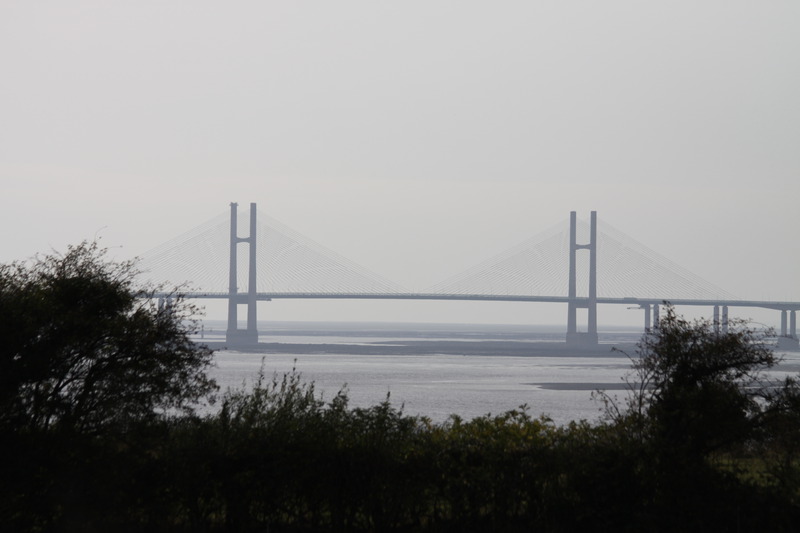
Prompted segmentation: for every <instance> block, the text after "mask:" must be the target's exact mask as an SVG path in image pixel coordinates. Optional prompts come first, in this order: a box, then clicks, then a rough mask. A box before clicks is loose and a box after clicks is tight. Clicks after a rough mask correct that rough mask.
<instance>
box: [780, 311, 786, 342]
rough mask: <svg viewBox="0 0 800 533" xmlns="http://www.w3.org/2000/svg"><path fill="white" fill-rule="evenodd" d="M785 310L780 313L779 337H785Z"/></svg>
mask: <svg viewBox="0 0 800 533" xmlns="http://www.w3.org/2000/svg"><path fill="white" fill-rule="evenodd" d="M786 335H787V331H786V309H784V310H783V311H781V337H786Z"/></svg>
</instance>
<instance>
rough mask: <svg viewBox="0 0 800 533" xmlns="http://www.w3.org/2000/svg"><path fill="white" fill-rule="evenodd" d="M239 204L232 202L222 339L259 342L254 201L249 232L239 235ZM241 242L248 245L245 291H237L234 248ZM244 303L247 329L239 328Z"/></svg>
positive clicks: (230, 342)
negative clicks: (224, 331)
mask: <svg viewBox="0 0 800 533" xmlns="http://www.w3.org/2000/svg"><path fill="white" fill-rule="evenodd" d="M238 205H239V204H237V203H235V202H232V203H231V237H230V270H229V284H228V330H227V331H226V334H225V340H226V342H227V343H228V344H229V345H248V344H258V328H257V316H258V315H257V309H258V308H257V305H256V303H257V300H256V204H254V203H251V204H250V235H249V236H248V237H239V236H238V231H237V227H236V226H237V221H238V214H237V211H236V208H237V206H238ZM240 242H245V243H247V244H248V246H249V252H250V254H249V262H248V282H247V293H246V294H240V293H239V287H238V282H237V277H238V276H237V264H236V263H237V260H236V259H237V258H236V250H237V248H236V247H237V245H238V244H239V243H240ZM240 304H246V305H247V329H239V316H238V312H239V305H240Z"/></svg>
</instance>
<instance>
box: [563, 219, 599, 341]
mask: <svg viewBox="0 0 800 533" xmlns="http://www.w3.org/2000/svg"><path fill="white" fill-rule="evenodd" d="M583 249H585V250H589V294H588V295H587V296H586V297H583V298H578V276H577V260H576V259H577V253H576V252H577V251H578V250H583ZM579 308H582V309H587V310H588V324H587V331H578V309H579ZM567 344H568V345H572V346H593V345H596V344H597V211H592V219H591V227H590V230H589V244H578V243H577V224H576V216H575V211H572V212H570V214H569V301H568V303H567Z"/></svg>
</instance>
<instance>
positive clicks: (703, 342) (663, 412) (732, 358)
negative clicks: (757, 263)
mask: <svg viewBox="0 0 800 533" xmlns="http://www.w3.org/2000/svg"><path fill="white" fill-rule="evenodd" d="M720 329H721V328H719V327H717V325H715V324H713V323H711V322H710V321H708V320H697V321H693V322H690V321H687V320H685V319H683V318H681V317H679V316H678V315H676V314H675V310H674V309H673V308H672V307H671V306H667V307H666V313H665V316H664V317H663V318H662V319H661V321H660V322H659V324H658V327H657V328H653V329H652V330H650V331H648V332H647V333H646V334H645V335H644V337H643V338H642V340H641V341H640V343H639V344H638V345H637V353H636V356H635V357H632V360H633V375H632V379H631V378H629V380H628V382H629V386H630V388H631V391H632V394H631V396H630V397H629V398H628V400H627V403H626V406H625V407H626V408H627V409H623V408H620V407H619V406H618V405H617V404H616V402H614V401H611V400H610V399H609V397H608V396H607V395H605V399H606V400H608V401H607V406H608V407H607V413H608V414H610V415H611V418H613V419H615V420H616V421H617V422H619V423H624V424H626V426H627V427H628V428H629V429H633V430H635V432H636V433H637V435H638V437H639V438H640V439H644V440H648V441H650V442H652V443H655V444H656V446H657V447H658V449H660V450H662V451H663V452H664V453H666V454H669V455H672V456H674V457H676V458H677V457H680V461H681V462H683V463H684V464H695V463H696V462H697V461H701V460H702V459H703V458H705V457H707V455H708V454H709V453H711V452H714V451H716V450H719V449H722V448H725V447H728V446H731V445H734V444H736V443H742V442H744V441H745V440H746V439H748V438H749V437H751V436H752V435H753V432H754V431H755V430H756V429H758V427H759V426H760V425H761V423H762V422H763V420H764V418H765V415H767V414H768V413H771V412H773V411H775V410H776V409H781V407H780V402H776V401H775V400H776V399H777V398H779V397H785V394H786V392H787V391H788V389H789V388H793V387H796V383H795V382H794V380H786V381H784V382H777V383H771V382H770V380H769V379H768V378H767V375H766V374H765V371H767V370H769V369H770V368H772V367H773V366H775V365H776V364H777V363H778V359H777V358H776V357H775V355H774V353H773V350H772V347H771V345H770V344H769V343H768V342H767V341H766V336H767V335H768V333H769V332H758V331H755V330H753V329H750V328H749V327H748V326H747V324H746V322H744V321H740V320H732V321H730V323H729V324H728V327H727V328H726V329H725V330H724V331H721V330H720ZM777 391H782V392H780V393H778V392H777Z"/></svg>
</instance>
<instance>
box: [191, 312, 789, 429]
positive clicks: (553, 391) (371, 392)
mask: <svg viewBox="0 0 800 533" xmlns="http://www.w3.org/2000/svg"><path fill="white" fill-rule="evenodd" d="M224 329H225V325H224V323H223V322H208V321H207V322H206V323H205V325H204V329H203V333H202V341H203V342H206V343H208V344H209V345H210V346H212V347H214V348H215V349H217V351H216V353H215V362H216V367H215V368H214V369H213V371H212V375H213V377H214V378H215V379H216V380H217V382H218V383H219V384H220V386H221V388H222V390H225V389H226V388H228V387H231V388H238V387H243V386H244V387H249V386H250V385H251V384H252V382H253V380H254V379H255V378H256V377H257V375H258V372H259V370H260V369H261V368H262V365H263V369H264V372H265V374H266V376H267V378H271V377H272V376H273V374H277V375H278V376H279V377H280V376H281V375H282V374H284V373H286V372H290V371H291V370H292V369H293V368H294V369H296V370H297V371H298V372H299V373H300V374H301V375H302V378H303V380H304V381H306V382H313V383H314V386H315V390H316V391H317V393H318V394H321V395H322V398H323V400H330V399H331V398H333V397H334V396H335V395H336V393H337V392H338V391H339V390H340V389H342V388H343V387H346V388H347V391H348V396H349V398H350V405H351V406H352V407H368V406H371V405H375V404H377V403H379V402H381V401H383V400H385V399H386V398H387V395H389V398H390V401H391V402H392V404H393V405H394V406H395V407H398V408H399V407H401V406H402V408H403V412H404V413H405V414H409V415H423V416H427V417H429V418H430V419H431V420H433V421H434V422H442V421H444V420H446V419H447V418H448V417H449V416H450V415H454V414H455V415H458V416H460V417H462V418H464V419H471V418H474V417H476V416H482V415H486V414H493V415H494V414H500V413H504V412H506V411H508V410H511V409H516V408H519V407H520V406H522V405H526V406H527V407H528V410H529V413H530V414H531V415H532V416H538V415H541V414H543V415H546V416H549V417H550V418H551V419H552V420H553V421H554V422H555V423H557V424H566V423H568V422H570V421H572V420H579V419H585V420H589V421H595V420H597V419H599V418H600V416H601V415H602V410H601V409H602V404H600V403H599V402H597V401H595V400H593V399H592V392H593V391H596V390H605V391H608V392H609V393H611V394H612V395H617V396H618V397H619V398H620V400H621V399H622V398H623V397H624V395H625V394H626V392H625V390H626V387H625V382H624V379H623V378H624V377H625V376H626V375H627V374H628V373H629V372H630V369H631V360H630V358H629V356H631V357H633V356H635V343H636V342H637V341H638V340H639V338H640V337H641V331H640V330H635V329H633V328H608V329H606V330H605V331H601V332H600V334H599V337H600V345H599V346H597V347H592V348H591V349H580V348H578V349H575V348H567V347H566V346H565V345H564V342H563V339H564V331H563V328H561V327H558V326H551V327H547V326H520V325H485V324H481V325H474V324H470V325H467V324H387V323H328V322H320V323H310V322H269V323H267V322H265V323H263V324H259V333H260V337H259V345H258V346H257V347H253V348H251V349H247V350H232V349H226V348H225V343H224V340H225V339H224ZM782 355H784V356H785V357H786V361H785V363H784V364H783V365H782V366H781V367H780V368H779V373H796V372H797V371H798V370H800V356H798V354H796V353H795V354H793V353H786V354H782Z"/></svg>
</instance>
